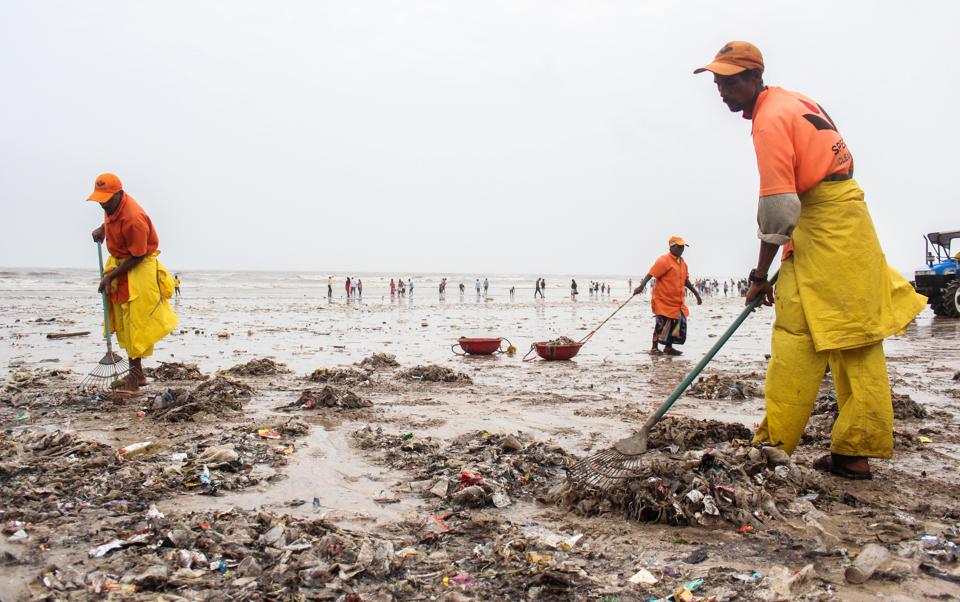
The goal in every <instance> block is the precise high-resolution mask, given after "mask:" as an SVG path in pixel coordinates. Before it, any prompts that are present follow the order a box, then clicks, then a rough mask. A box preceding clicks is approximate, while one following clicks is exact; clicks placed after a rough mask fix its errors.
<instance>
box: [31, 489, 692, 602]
mask: <svg viewBox="0 0 960 602" xmlns="http://www.w3.org/2000/svg"><path fill="white" fill-rule="evenodd" d="M115 523H116V524H115V527H114V529H113V530H112V532H111V533H109V534H104V533H93V532H87V533H84V534H83V538H84V539H85V540H87V541H88V542H89V543H88V546H89V548H88V550H87V552H86V556H87V558H86V559H85V560H84V562H66V561H58V562H48V563H47V564H46V566H45V567H44V569H43V571H42V573H41V574H40V575H39V579H38V580H37V582H38V584H39V585H38V586H37V587H38V588H43V590H45V592H44V593H46V594H47V595H55V596H56V597H57V598H64V597H66V598H70V599H74V598H80V597H84V598H85V597H89V596H111V595H113V596H116V595H119V596H124V597H131V596H138V595H139V596H141V597H150V598H151V599H153V598H155V597H157V595H158V594H159V595H162V596H164V597H167V596H171V597H172V598H173V599H182V598H180V596H183V595H187V596H188V597H189V598H190V599H202V600H208V599H210V600H212V599H231V600H249V599H264V598H266V599H281V598H283V599H286V598H291V597H293V598H296V599H312V600H343V601H345V602H359V601H361V600H412V599H438V600H439V599H442V600H445V601H448V602H457V601H463V600H472V599H484V598H486V599H498V600H508V599H509V600H521V599H540V600H550V599H560V598H562V599H568V598H577V597H580V596H585V597H589V598H598V596H599V594H600V592H601V591H603V588H602V587H601V586H600V585H598V583H597V579H596V578H595V577H593V576H591V574H595V575H596V577H601V576H603V574H602V571H603V567H604V565H605V564H606V562H607V561H604V560H602V559H593V560H591V559H588V554H586V553H584V552H581V550H580V549H579V545H578V542H579V541H580V540H581V539H582V537H583V536H582V535H578V534H575V535H568V534H561V533H555V532H552V531H550V530H548V529H544V528H538V527H536V526H533V527H519V526H516V525H513V524H511V523H509V522H507V521H506V520H505V519H504V518H503V517H501V516H499V515H498V514H495V513H492V512H487V511H484V510H464V511H461V512H458V513H456V514H449V513H444V514H443V515H436V514H431V515H428V516H427V517H426V518H424V519H423V520H419V519H417V520H411V521H409V522H407V523H402V524H399V525H394V526H391V527H390V529H389V530H381V532H378V533H376V534H372V533H365V532H358V531H354V530H350V529H346V528H343V527H339V526H337V525H335V524H333V523H332V522H329V521H327V520H325V519H323V518H317V517H307V518H302V517H297V516H291V515H284V514H278V513H272V512H267V511H253V510H240V509H229V510H226V511H220V512H211V511H204V512H191V513H179V512H171V513H168V514H164V513H162V512H159V511H157V510H156V508H151V509H148V510H146V511H145V512H141V513H138V514H132V513H131V514H127V515H124V516H123V517H122V518H121V519H119V520H116V521H115ZM600 555H602V554H600ZM702 585H703V583H702V582H699V583H695V584H692V585H691V587H693V589H695V590H696V589H700V588H701V587H702ZM627 586H628V587H633V586H631V585H629V584H627ZM607 587H609V586H607Z"/></svg>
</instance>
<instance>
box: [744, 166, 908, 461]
mask: <svg viewBox="0 0 960 602" xmlns="http://www.w3.org/2000/svg"><path fill="white" fill-rule="evenodd" d="M800 201H801V207H802V208H801V212H800V219H799V221H798V223H797V227H796V229H795V230H794V233H793V242H794V253H793V256H792V257H790V259H788V260H786V261H784V263H783V265H782V266H781V268H780V279H779V280H778V281H777V287H776V320H775V321H774V324H773V334H772V345H771V350H772V354H771V358H770V365H769V367H768V369H767V383H766V409H767V412H766V416H765V417H764V419H763V422H762V423H761V424H760V427H759V428H758V429H757V433H756V435H755V436H754V441H755V442H757V443H764V444H768V445H777V446H780V447H782V448H783V449H784V451H786V452H787V453H791V454H792V453H793V451H794V449H795V448H796V446H797V444H798V443H799V442H800V438H801V437H802V436H803V431H804V428H805V427H806V424H807V420H808V419H809V418H810V413H811V412H812V411H813V405H814V403H815V401H816V399H817V394H818V391H819V388H820V383H821V382H822V381H823V375H824V371H825V369H826V367H827V365H828V364H829V366H830V371H831V374H832V375H833V380H834V385H835V386H836V390H837V405H838V406H839V409H840V414H839V416H838V418H837V420H836V422H835V423H834V425H833V433H832V436H831V448H830V449H831V451H833V452H834V453H837V454H843V455H846V456H867V457H879V458H889V457H890V456H891V455H893V405H892V403H891V400H890V383H889V380H888V377H887V367H886V360H885V358H884V354H883V339H884V338H886V337H887V336H889V335H891V334H893V333H896V332H900V331H902V330H903V329H904V328H906V327H907V325H908V324H909V323H910V321H911V320H912V319H913V318H914V317H915V316H916V315H917V314H918V313H919V312H920V311H921V310H922V309H923V307H924V306H925V305H926V298H925V297H923V296H922V295H918V294H916V292H914V290H913V287H911V286H910V284H909V283H907V282H906V280H904V278H903V277H902V276H900V274H898V273H897V272H895V271H894V270H892V269H891V268H890V267H889V266H888V265H887V262H886V259H885V258H884V256H883V252H882V251H881V250H880V243H879V241H878V240H877V234H876V232H875V231H874V229H873V222H872V221H871V219H870V214H869V212H868V211H867V207H866V203H865V202H864V199H863V191H862V190H860V187H859V186H858V185H857V183H856V181H854V180H847V181H844V182H823V183H821V184H820V185H818V186H817V187H815V188H814V189H813V190H811V191H809V192H807V193H804V194H802V195H801V196H800Z"/></svg>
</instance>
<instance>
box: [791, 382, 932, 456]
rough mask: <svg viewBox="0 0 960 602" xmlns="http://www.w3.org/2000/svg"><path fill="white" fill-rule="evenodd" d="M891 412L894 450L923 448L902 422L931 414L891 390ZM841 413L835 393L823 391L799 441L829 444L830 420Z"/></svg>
mask: <svg viewBox="0 0 960 602" xmlns="http://www.w3.org/2000/svg"><path fill="white" fill-rule="evenodd" d="M892 399H893V415H894V418H896V420H897V422H896V423H895V425H894V427H895V428H894V431H893V447H894V449H900V450H906V449H919V448H921V447H922V443H921V441H920V440H919V439H918V437H917V436H916V434H915V433H912V431H910V430H909V429H907V430H905V429H904V428H902V426H903V425H901V424H900V423H901V422H904V423H910V422H913V421H916V420H920V419H923V418H927V417H929V415H930V413H929V412H928V411H927V409H926V408H925V407H923V406H922V405H921V404H919V403H917V402H916V401H914V400H913V398H911V397H910V396H909V395H906V394H902V393H895V392H894V393H892ZM839 415H840V407H839V405H838V404H837V397H836V395H835V394H834V393H833V392H832V391H830V392H828V393H822V394H821V395H820V396H819V397H818V398H817V401H816V403H814V406H813V414H812V415H811V416H810V420H809V421H808V422H807V428H806V430H805V431H804V433H803V438H802V439H801V441H802V442H803V443H805V444H819V445H820V446H824V445H826V444H829V442H830V440H831V434H832V432H833V423H834V422H836V420H837V417H838V416H839Z"/></svg>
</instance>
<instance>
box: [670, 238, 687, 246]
mask: <svg viewBox="0 0 960 602" xmlns="http://www.w3.org/2000/svg"><path fill="white" fill-rule="evenodd" d="M673 245H680V246H681V247H689V246H690V245H688V244H687V241H685V240H683V238H681V237H679V236H671V237H670V246H671V247H672V246H673Z"/></svg>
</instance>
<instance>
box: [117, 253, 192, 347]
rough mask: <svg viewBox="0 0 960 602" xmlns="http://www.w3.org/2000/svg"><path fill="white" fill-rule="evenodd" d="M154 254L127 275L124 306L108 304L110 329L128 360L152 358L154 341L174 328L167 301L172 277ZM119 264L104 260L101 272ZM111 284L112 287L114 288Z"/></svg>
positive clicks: (171, 313)
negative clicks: (126, 299)
mask: <svg viewBox="0 0 960 602" xmlns="http://www.w3.org/2000/svg"><path fill="white" fill-rule="evenodd" d="M159 254H160V252H159V251H157V252H156V253H154V254H153V255H150V256H149V257H145V258H144V259H143V261H141V262H140V264H139V265H137V267H135V268H133V269H132V270H130V271H129V272H127V286H128V288H129V291H130V298H129V300H128V301H127V302H126V303H115V302H110V303H109V306H108V307H109V310H110V326H111V330H113V331H114V332H116V333H117V341H118V342H119V343H120V347H122V348H123V349H124V350H126V352H127V354H129V356H130V358H131V359H137V358H141V357H149V356H151V355H153V346H154V344H156V342H157V341H159V340H160V339H162V338H163V337H165V336H167V335H168V334H170V333H171V332H172V331H173V329H174V328H176V327H177V323H178V322H179V319H178V318H177V314H175V313H174V312H173V308H171V307H170V304H169V303H168V302H167V300H168V299H170V297H172V296H173V278H172V277H171V276H170V272H168V271H167V268H165V267H163V264H161V263H160V261H159V260H157V255H159ZM119 265H120V263H119V262H118V261H117V260H116V259H115V258H114V257H110V258H108V259H107V265H106V266H105V267H104V272H109V271H111V270H114V269H116V268H117V267H118V266H119ZM116 285H117V283H116V282H113V283H112V286H113V287H116Z"/></svg>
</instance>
